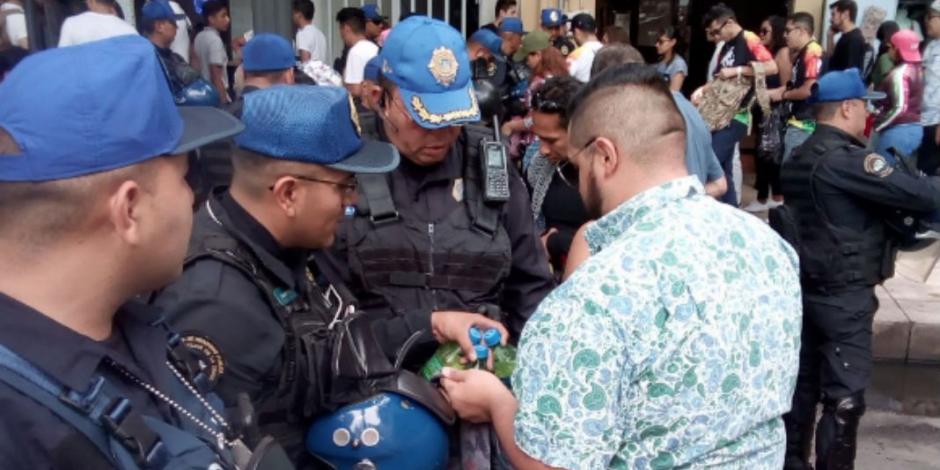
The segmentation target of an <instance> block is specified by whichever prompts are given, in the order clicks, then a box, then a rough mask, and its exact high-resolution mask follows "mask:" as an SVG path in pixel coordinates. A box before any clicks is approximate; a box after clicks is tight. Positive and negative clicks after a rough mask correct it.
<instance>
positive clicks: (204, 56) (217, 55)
mask: <svg viewBox="0 0 940 470" xmlns="http://www.w3.org/2000/svg"><path fill="white" fill-rule="evenodd" d="M193 48H194V49H196V55H197V56H199V67H200V68H199V72H200V73H202V76H203V78H205V79H206V80H207V81H208V82H209V83H212V75H211V74H210V73H209V65H221V66H222V83H223V84H224V85H225V88H228V73H227V71H226V70H225V66H226V65H228V54H227V53H226V52H225V44H224V43H223V42H222V36H220V35H219V32H218V31H216V30H215V28H212V27H206V29H204V30H202V32H200V33H199V34H198V35H197V36H196V41H195V43H194V44H193Z"/></svg>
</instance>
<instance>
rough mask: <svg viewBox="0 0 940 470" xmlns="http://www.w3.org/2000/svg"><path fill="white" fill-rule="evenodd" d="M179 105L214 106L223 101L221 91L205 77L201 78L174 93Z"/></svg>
mask: <svg viewBox="0 0 940 470" xmlns="http://www.w3.org/2000/svg"><path fill="white" fill-rule="evenodd" d="M173 98H174V100H176V105H177V106H214V107H217V106H219V104H220V103H221V100H220V99H219V92H218V90H216V89H215V87H214V86H212V85H211V84H210V83H209V82H208V81H206V80H205V79H204V78H200V79H198V80H196V81H194V82H192V83H190V84H189V85H186V86H185V87H183V88H182V89H181V90H179V91H178V92H176V93H175V94H174V95H173Z"/></svg>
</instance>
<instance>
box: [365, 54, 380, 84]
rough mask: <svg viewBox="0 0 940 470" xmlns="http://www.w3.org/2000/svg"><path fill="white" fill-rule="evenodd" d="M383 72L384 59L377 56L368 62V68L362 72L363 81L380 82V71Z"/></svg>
mask: <svg viewBox="0 0 940 470" xmlns="http://www.w3.org/2000/svg"><path fill="white" fill-rule="evenodd" d="M381 70H382V59H381V58H379V56H375V57H373V58H371V59H369V61H368V62H366V67H365V68H364V69H363V70H362V79H363V80H369V81H370V82H376V83H378V82H379V71H381Z"/></svg>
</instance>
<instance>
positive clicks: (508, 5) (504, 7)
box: [493, 0, 518, 18]
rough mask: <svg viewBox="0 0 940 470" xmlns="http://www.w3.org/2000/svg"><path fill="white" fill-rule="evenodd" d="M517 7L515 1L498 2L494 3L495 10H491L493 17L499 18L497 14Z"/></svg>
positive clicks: (500, 0) (502, 0)
mask: <svg viewBox="0 0 940 470" xmlns="http://www.w3.org/2000/svg"><path fill="white" fill-rule="evenodd" d="M517 5H518V3H516V0H498V1H497V2H496V8H495V9H494V10H493V17H494V18H499V12H501V11H503V10H508V9H510V8H512V7H514V6H517Z"/></svg>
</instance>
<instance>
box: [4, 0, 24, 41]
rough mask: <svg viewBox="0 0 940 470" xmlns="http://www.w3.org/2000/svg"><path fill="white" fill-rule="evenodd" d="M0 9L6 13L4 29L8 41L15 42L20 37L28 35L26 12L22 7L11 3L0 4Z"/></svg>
mask: <svg viewBox="0 0 940 470" xmlns="http://www.w3.org/2000/svg"><path fill="white" fill-rule="evenodd" d="M0 10H2V11H3V12H5V13H6V23H7V24H6V31H7V36H9V39H10V42H12V43H13V44H17V43H18V42H19V41H20V40H21V39H25V38H27V37H28V35H29V32H28V31H27V30H26V12H24V11H23V7H21V6H19V5H14V4H12V3H4V4H3V5H0Z"/></svg>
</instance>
